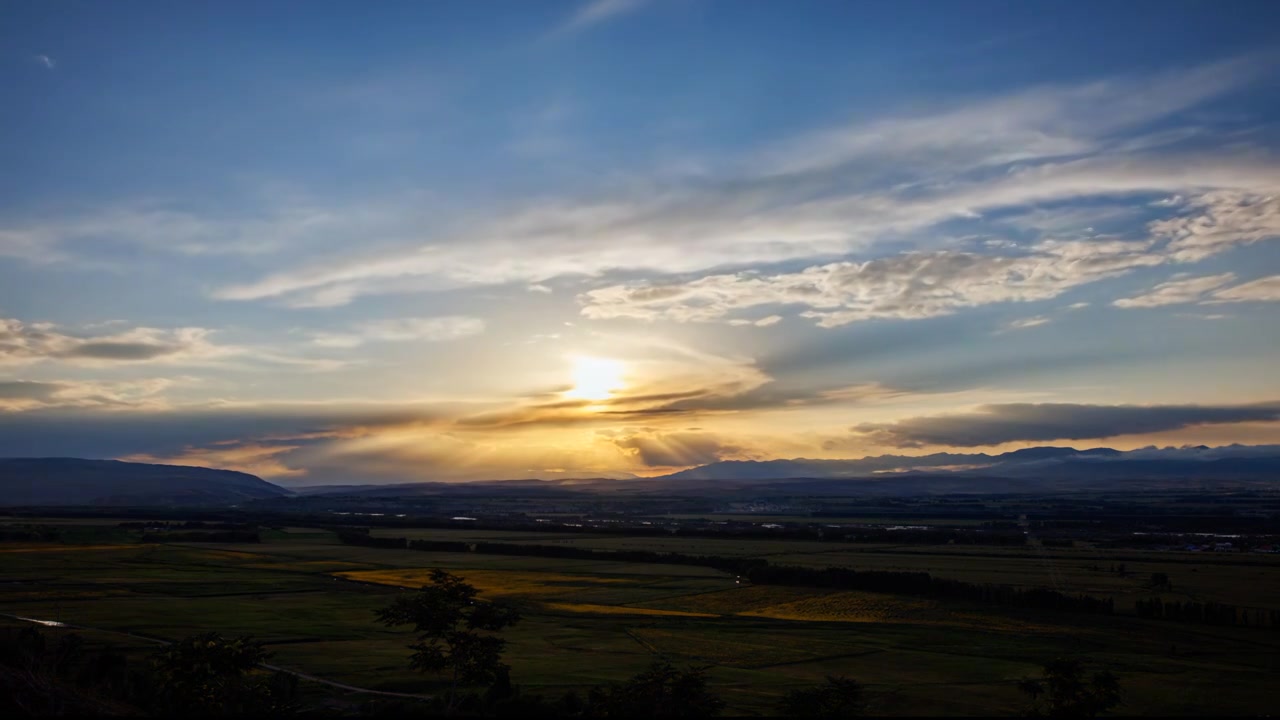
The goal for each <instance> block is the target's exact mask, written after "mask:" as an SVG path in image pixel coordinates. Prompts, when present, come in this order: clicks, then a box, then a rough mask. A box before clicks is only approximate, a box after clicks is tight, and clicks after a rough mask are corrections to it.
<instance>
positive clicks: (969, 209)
mask: <svg viewBox="0 0 1280 720" xmlns="http://www.w3.org/2000/svg"><path fill="white" fill-rule="evenodd" d="M1260 62H1261V61H1255V60H1249V61H1236V62H1229V63H1219V64H1215V65H1211V66H1205V67H1202V68H1195V69H1191V70H1188V71H1185V72H1183V73H1180V74H1179V73H1169V74H1166V75H1161V76H1159V77H1156V78H1145V79H1144V78H1127V79H1122V80H1111V81H1100V82H1097V83H1092V84H1086V85H1080V86H1071V87H1051V88H1041V89H1038V90H1035V91H1033V92H1027V93H1020V94H1016V95H1013V96H1010V97H998V98H994V99H988V100H986V101H982V102H976V103H972V104H970V105H968V106H965V107H963V108H960V109H958V110H943V111H939V112H937V113H933V114H925V115H919V116H914V117H904V118H891V119H885V120H881V121H875V122H871V123H862V124H857V125H852V126H850V127H848V128H842V129H839V130H835V131H824V132H819V133H815V134H813V135H810V136H807V137H804V138H799V139H796V140H794V141H792V142H790V143H782V144H780V145H778V146H776V147H774V148H772V149H770V150H768V151H767V152H764V153H758V154H755V155H753V154H751V153H747V154H746V156H744V158H739V159H738V160H736V161H726V162H724V163H721V164H720V166H718V167H716V168H713V169H712V170H710V171H709V172H708V173H706V174H704V175H703V176H701V177H700V179H698V180H697V182H692V181H689V180H688V179H687V178H686V179H680V178H669V179H667V180H665V181H664V180H653V181H650V182H647V183H638V182H637V183H634V184H632V186H631V187H632V188H634V189H632V190H628V191H627V192H625V193H618V194H614V195H612V196H597V197H594V198H576V199H574V198H565V199H546V200H540V201H537V202H532V203H530V204H528V205H525V206H524V207H523V208H519V209H515V210H509V211H507V212H498V213H495V214H494V215H493V216H492V217H491V219H485V218H477V219H476V220H475V222H470V223H463V222H459V223H457V224H456V225H455V227H454V229H452V230H449V231H448V232H445V231H443V230H439V229H438V230H437V231H436V232H434V233H431V232H424V231H423V230H422V229H421V228H420V227H418V229H417V230H416V231H411V230H409V229H408V227H409V226H408V225H405V226H404V227H403V228H402V229H401V230H400V231H399V232H396V231H391V236H392V237H395V238H398V239H397V241H396V242H394V243H391V244H390V245H387V244H383V245H382V246H383V247H387V248H389V249H383V250H379V251H378V252H376V253H366V254H364V255H363V256H360V255H357V256H350V255H348V256H343V257H341V258H334V259H319V260H317V259H312V260H310V261H304V262H302V263H300V264H299V266H298V267H293V268H287V269H283V270H280V271H278V272H275V273H272V274H270V275H267V276H266V277H263V278H260V279H258V280H255V281H251V282H246V283H237V284H233V285H227V286H224V287H221V288H219V289H218V290H217V291H216V293H215V296H216V297H218V298H222V299H229V300H261V299H268V298H282V299H284V300H285V301H286V303H288V304H292V305H299V306H318V305H338V304H343V303H346V302H349V301H350V300H352V299H354V298H355V297H358V296H360V295H365V294H376V293H389V292H412V291H419V290H424V289H428V288H439V287H442V286H443V287H458V286H467V285H493V284H505V283H522V284H524V285H529V284H538V283H542V282H543V281H546V280H548V279H551V278H557V277H573V276H578V277H584V276H585V277H598V276H601V275H607V274H609V273H614V272H629V273H636V274H639V273H645V274H652V275H670V274H676V273H678V274H687V273H696V272H708V271H712V270H714V269H717V268H725V267H749V266H755V265H761V264H774V263H784V262H786V263H794V262H800V261H816V260H818V259H822V258H827V259H830V258H833V257H842V256H847V255H850V254H855V253H859V254H874V253H875V252H876V251H877V250H878V249H879V248H881V247H882V246H897V247H901V245H903V244H908V245H916V246H920V247H922V249H926V250H928V249H936V245H937V244H939V242H940V241H939V240H937V239H936V238H937V237H938V234H937V233H933V234H930V233H929V232H927V231H928V230H930V229H931V228H935V227H937V226H939V225H941V224H943V223H946V222H949V221H957V220H966V221H971V222H981V221H983V219H984V218H985V217H986V216H987V215H989V214H991V213H994V212H998V211H1002V210H1011V209H1017V208H1024V207H1026V206H1028V205H1030V204H1036V203H1041V204H1043V203H1066V202H1069V201H1079V200H1080V199H1082V198H1094V199H1111V200H1115V199H1118V198H1131V199H1136V200H1137V201H1138V202H1139V203H1145V202H1148V201H1151V200H1156V199H1158V198H1160V197H1168V196H1170V195H1171V194H1172V195H1178V196H1180V197H1182V198H1187V199H1185V200H1182V201H1180V202H1179V203H1177V204H1170V205H1168V206H1167V207H1164V208H1162V209H1161V210H1162V211H1163V212H1164V213H1166V215H1167V217H1166V218H1165V220H1168V221H1174V222H1172V223H1170V224H1153V225H1152V227H1151V229H1150V232H1151V236H1152V238H1153V239H1156V240H1158V241H1160V242H1163V243H1167V244H1168V246H1169V253H1168V260H1170V261H1176V262H1193V261H1196V260H1198V259H1202V258H1203V257H1207V256H1208V255H1210V254H1213V253H1217V252H1222V251H1226V250H1229V249H1230V248H1232V247H1236V246H1238V245H1242V244H1247V243H1250V242H1257V241H1259V240H1261V239H1264V238H1266V237H1270V236H1271V235H1270V234H1269V233H1270V230H1269V228H1271V225H1272V223H1273V222H1274V221H1273V219H1272V218H1273V215H1274V214H1275V210H1274V208H1273V204H1274V197H1273V196H1274V193H1275V192H1276V191H1277V189H1278V188H1280V169H1278V168H1277V167H1276V166H1275V165H1274V163H1268V162H1265V161H1264V160H1262V159H1259V158H1258V157H1256V156H1252V155H1249V154H1248V153H1240V152H1232V151H1218V150H1216V149H1215V150H1212V151H1210V150H1206V149H1205V148H1204V147H1202V146H1199V145H1196V146H1190V147H1182V146H1177V145H1175V146H1173V147H1170V148H1161V150H1162V151H1161V152H1159V153H1157V152H1153V151H1151V149H1150V148H1147V147H1132V146H1126V147H1120V148H1117V147H1116V146H1115V143H1114V142H1113V141H1112V138H1113V137H1115V136H1116V135H1125V134H1129V135H1132V134H1133V133H1135V132H1136V133H1138V134H1139V135H1140V134H1141V129H1142V128H1145V127H1146V126H1148V125H1150V124H1151V123H1154V122H1157V121H1163V120H1168V121H1170V122H1173V121H1175V119H1176V117H1177V114H1178V113H1180V112H1182V111H1184V110H1186V109H1188V108H1191V107H1195V106H1196V105H1198V104H1200V103H1203V102H1205V101H1206V100H1208V99H1211V98H1213V97H1215V96H1216V95H1218V94H1221V93H1226V92H1229V91H1231V90H1232V89H1235V88H1239V87H1241V86H1243V85H1245V84H1247V83H1249V82H1252V81H1253V80H1254V79H1255V78H1256V77H1257V76H1258V66H1259V63H1260ZM1104 108H1106V109H1107V110H1106V111H1102V109H1104ZM903 128H907V129H908V130H909V131H907V130H903ZM1206 223H1208V224H1212V225H1213V226H1214V227H1215V228H1216V230H1215V233H1214V234H1213V235H1212V237H1209V238H1206V237H1205V236H1204V233H1202V232H1200V231H1198V230H1197V229H1196V228H1199V227H1201V226H1202V225H1204V224H1206ZM420 224H421V223H419V225H420ZM385 226H386V227H384V231H387V230H390V228H392V227H394V226H395V223H394V221H392V222H388V223H385ZM415 227H417V226H415ZM415 232H416V235H417V237H418V238H420V239H418V240H416V241H415V240H411V239H410V238H412V237H414V235H415ZM424 235H429V237H423V236H424ZM930 246H934V247H933V248H931V247H930Z"/></svg>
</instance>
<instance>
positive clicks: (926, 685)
mask: <svg viewBox="0 0 1280 720" xmlns="http://www.w3.org/2000/svg"><path fill="white" fill-rule="evenodd" d="M90 530H91V528H90ZM90 530H86V531H85V535H84V537H85V542H84V543H83V544H62V545H55V544H17V543H6V544H4V545H0V580H2V581H0V612H6V613H13V614H19V615H25V616H30V617H39V618H44V619H52V620H60V621H64V622H73V623H78V624H84V625H89V626H94V627H101V628H108V629H114V630H127V631H130V632H135V633H139V634H142V635H146V636H154V637H160V638H169V639H174V638H179V637H182V636H185V635H188V634H192V633H195V632H200V631H205V630H219V631H221V632H223V633H226V634H252V635H254V636H255V637H258V638H260V639H262V640H264V641H266V642H267V644H268V647H269V649H270V650H271V651H272V652H274V653H275V662H277V663H279V664H281V665H284V666H287V667H291V668H295V669H298V670H302V671H305V672H308V673H311V674H314V675H317V676H320V677H324V678H328V679H332V680H337V681H341V682H346V683H350V684H353V685H357V686H362V687H370V688H377V689H385V690H400V691H422V690H424V689H427V688H429V685H428V684H426V682H425V681H424V680H423V679H422V678H421V677H419V676H417V675H415V674H414V673H412V672H410V671H409V670H408V668H407V655H408V650H407V649H406V648H405V645H406V644H407V643H408V641H409V640H408V636H407V634H406V633H404V632H402V631H399V630H393V629H388V628H385V627H383V626H381V625H379V624H377V623H376V622H375V620H374V610H375V609H377V608H379V607H382V606H384V605H386V604H387V603H388V602H389V601H390V599H391V598H392V597H393V596H394V595H395V594H396V593H398V592H402V591H401V590H400V589H399V588H400V587H413V586H414V585H416V584H419V583H421V582H422V581H423V580H424V578H425V577H426V574H427V572H428V570H429V569H430V568H433V567H441V568H444V569H447V570H449V571H451V572H455V573H457V574H459V575H462V576H463V577H465V578H466V579H467V580H468V581H469V582H471V583H473V584H474V585H476V587H477V588H479V589H480V590H481V591H482V593H484V594H485V595H487V596H490V597H494V598H497V599H501V600H504V601H507V602H511V603H513V604H516V605H517V606H518V607H520V609H521V611H522V613H523V614H524V616H525V619H524V621H523V622H521V623H520V624H519V625H517V626H516V627H514V628H512V629H511V630H510V631H509V632H508V633H507V637H508V639H509V641H510V644H509V648H508V653H507V657H508V661H509V662H510V663H511V665H512V668H513V669H512V675H513V679H514V681H515V682H517V683H519V684H520V685H521V686H522V687H524V688H525V689H526V690H528V691H534V692H544V693H546V694H548V695H558V694H559V693H561V692H563V691H564V690H567V689H571V688H572V689H583V688H586V687H588V686H591V685H593V684H597V683H602V682H610V681H617V680H622V679H624V678H626V677H628V676H630V675H632V674H634V673H636V672H638V671H639V670H641V669H643V668H644V667H645V666H646V665H647V664H648V663H649V662H650V661H651V660H652V659H654V658H655V657H658V656H665V657H668V658H671V659H673V660H675V661H676V662H679V663H700V664H708V665H710V666H711V668H712V669H711V679H712V682H713V684H714V687H715V689H716V691H717V692H719V693H720V694H722V695H723V696H724V697H725V699H726V700H728V701H729V703H730V707H729V711H730V712H731V713H735V714H761V713H768V712H769V711H770V710H771V708H772V707H773V704H774V703H775V702H776V700H777V698H778V697H779V696H780V695H781V694H782V693H784V692H785V691H786V690H787V689H789V688H792V687H798V686H803V685H808V684H815V683H817V682H820V681H821V680H822V678H823V676H824V675H826V674H835V673H842V674H846V675H848V676H850V677H854V678H857V679H858V680H859V681H861V682H863V683H865V684H866V685H867V686H868V689H869V693H870V702H871V707H870V708H869V711H870V712H872V713H879V714H908V715H910V714H931V715H948V714H961V715H963V714H969V715H980V714H1015V713H1016V712H1017V710H1018V709H1019V708H1020V706H1021V704H1022V699H1021V697H1020V696H1019V694H1018V692H1017V690H1016V687H1015V683H1016V681H1017V680H1018V679H1019V678H1021V677H1024V676H1027V675H1031V674H1034V673H1035V672H1036V671H1037V669H1038V666H1039V665H1040V664H1041V663H1043V662H1045V661H1046V660H1049V659H1052V658H1054V657H1057V656H1059V655H1083V656H1085V657H1087V658H1089V659H1091V660H1093V661H1095V662H1097V663H1099V664H1101V665H1104V666H1106V667H1107V668H1109V669H1111V670H1112V671H1113V672H1116V673H1117V674H1118V675H1119V676H1120V677H1121V682H1122V685H1123V687H1124V689H1125V702H1126V705H1125V707H1124V712H1125V713H1132V714H1204V713H1226V714H1257V713H1264V712H1271V711H1273V708H1274V700H1275V691H1274V690H1273V683H1272V678H1273V677H1274V674H1275V672H1276V670H1278V669H1280V633H1276V632H1270V631H1268V632H1262V631H1250V630H1249V629H1248V628H1226V629H1223V628H1212V627H1206V626H1195V625H1182V624H1175V623H1168V622H1159V621H1145V620H1139V619H1137V618H1134V617H1128V616H1115V617H1100V616H1084V615H1058V614H1053V613H1031V612H1027V611H1017V610H995V609H992V608H990V607H976V606H965V605H956V604H944V603H934V602H929V601H924V600H920V599H917V598H905V597H897V596H890V595H884V594H876V593H855V592H830V591H821V590H811V589H804V588H784V587H752V586H749V585H738V584H736V583H735V580H734V578H733V577H732V576H730V575H727V574H724V573H720V572H717V571H714V570H710V569H707V568H700V567H684V566H673V565H647V564H630V563H619V562H599V561H592V560H556V559H549V558H533V557H515V556H501V555H478V554H472V553H426V552H418V551H410V550H382V549H376V548H366V547H357V546H347V545H341V544H338V543H337V542H336V540H335V538H334V537H333V536H332V535H331V534H329V533H326V532H320V531H315V530H308V529H306V528H287V529H285V530H282V531H273V532H269V533H264V534H263V542H262V543H260V544H242V545H223V544H217V545H214V544H183V545H166V544H158V545H141V544H134V543H132V542H128V541H127V539H125V540H121V537H122V536H121V535H120V534H118V533H116V532H115V531H114V529H110V530H106V531H104V534H103V535H102V537H106V538H110V541H97V540H94V538H93V537H92V536H91V532H90ZM417 532H419V533H421V534H419V535H416V536H417V537H433V538H444V537H449V538H451V539H457V538H458V537H460V533H467V532H471V531H451V530H442V531H434V530H432V531H417ZM392 534H404V535H409V534H410V533H409V532H402V533H392ZM529 535H532V536H533V538H528V537H527V536H529ZM499 536H501V537H499ZM470 537H472V538H473V539H490V540H495V541H502V542H513V541H529V542H538V543H540V544H546V543H547V542H548V540H549V539H556V540H558V541H561V542H566V543H575V544H578V545H580V546H584V547H604V548H610V549H615V548H622V547H627V545H626V543H637V545H636V547H644V548H645V549H659V548H661V549H672V550H679V551H681V552H695V553H697V552H700V553H706V554H729V552H727V550H728V549H730V548H734V549H736V551H737V552H736V553H735V554H738V555H742V556H753V555H758V556H762V557H768V558H769V559H770V560H778V559H785V561H786V562H794V563H796V564H810V565H817V566H826V565H831V564H848V565H850V566H854V567H859V568H865V567H884V568H890V567H892V568H895V569H896V568H907V569H928V570H930V571H931V572H936V573H937V574H942V575H945V574H953V575H955V576H957V577H962V578H966V579H979V578H988V579H989V580H987V581H998V582H1009V583H1013V584H1026V585H1048V586H1050V587H1052V586H1053V585H1052V584H1050V583H1052V582H1057V583H1059V584H1060V585H1061V586H1062V587H1064V588H1067V589H1069V590H1072V591H1075V590H1076V589H1083V588H1092V589H1093V591H1094V592H1103V591H1105V592H1108V593H1115V594H1117V595H1120V596H1124V595H1126V594H1136V593H1140V592H1141V590H1142V588H1141V584H1142V583H1143V582H1144V581H1145V578H1146V576H1147V575H1149V573H1150V572H1158V571H1162V572H1168V573H1169V574H1170V575H1171V577H1172V579H1173V581H1174V591H1175V592H1176V593H1185V594H1186V595H1188V596H1189V597H1215V596H1223V599H1229V598H1228V597H1227V596H1230V601H1234V602H1238V603H1240V604H1249V605H1255V606H1266V605H1267V603H1274V602H1276V601H1277V599H1278V598H1280V592H1277V591H1276V585H1275V583H1276V582H1277V577H1280V565H1275V564H1267V563H1262V564H1260V565H1229V564H1225V561H1226V560H1228V559H1230V558H1214V557H1212V556H1192V557H1187V558H1183V557H1180V556H1179V557H1171V558H1169V559H1168V560H1165V561H1162V560H1161V559H1160V558H1157V557H1151V558H1146V559H1142V560H1140V561H1137V560H1129V561H1128V562H1127V563H1126V566H1127V568H1128V569H1129V570H1130V571H1132V573H1133V574H1131V575H1128V576H1123V577H1122V576H1120V575H1118V574H1116V573H1111V572H1109V571H1107V567H1108V566H1109V564H1110V563H1111V562H1112V560H1108V559H1106V558H1107V557H1108V555H1101V556H1095V555H1094V554H1091V553H1087V552H1086V553H1081V552H1073V551H1060V552H1055V553H1052V554H1037V552H1036V551H1034V550H1030V551H1028V552H1026V553H1023V552H1022V551H1020V550H1018V551H1014V552H1010V551H1008V550H1007V549H1000V550H992V552H993V553H1002V554H1004V555H1013V557H1000V556H987V557H983V556H981V555H975V554H973V553H974V550H975V549H974V548H963V549H956V548H952V547H946V548H932V549H929V548H920V547H913V548H902V549H891V548H864V547H862V546H858V547H857V548H856V549H851V548H850V547H849V546H847V545H839V546H835V544H831V543H812V542H790V543H788V542H784V541H758V540H757V541H743V542H737V541H734V540H727V539H726V540H718V539H717V540H702V539H689V538H666V537H658V538H625V537H613V536H603V537H601V536H588V535H572V536H548V535H542V534H538V533H521V534H518V535H515V536H513V534H511V533H481V532H471V535H470ZM827 545H833V546H834V547H830V548H829V547H826V546H827ZM962 550H963V552H962ZM1133 554H1134V553H1132V552H1130V553H1128V555H1129V556H1132V555H1133ZM1170 555H1171V556H1172V555H1177V554H1170ZM1119 556H1120V555H1119V554H1112V555H1111V557H1119ZM1094 557H1100V558H1101V559H1096V560H1095V559H1091V558H1094ZM1236 557H1237V558H1238V556H1236ZM1215 559H1218V560H1223V561H1224V562H1223V564H1215V562H1214V561H1215ZM1186 560H1190V561H1193V562H1190V563H1188V562H1185V561H1186ZM1175 561H1176V562H1175ZM1095 563H1096V564H1100V565H1101V567H1102V568H1103V569H1102V570H1101V571H1097V570H1088V569H1086V566H1088V565H1092V564H1095ZM1055 578H1056V580H1055ZM1242 598H1243V599H1245V600H1249V601H1250V602H1244V601H1243V600H1242Z"/></svg>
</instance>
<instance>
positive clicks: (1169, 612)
mask: <svg viewBox="0 0 1280 720" xmlns="http://www.w3.org/2000/svg"><path fill="white" fill-rule="evenodd" d="M1134 610H1135V611H1136V612H1137V614H1138V617H1144V618H1155V619H1157V620H1174V621H1178V622H1189V623H1204V624H1206V625H1227V626H1231V625H1240V626H1243V627H1255V628H1271V629H1277V628H1280V610H1271V609H1263V608H1242V607H1237V606H1235V605H1228V604H1226V603H1216V602H1191V601H1178V600H1161V599H1160V598H1158V597H1157V598H1151V599H1150V600H1139V601H1137V602H1136V603H1135V604H1134Z"/></svg>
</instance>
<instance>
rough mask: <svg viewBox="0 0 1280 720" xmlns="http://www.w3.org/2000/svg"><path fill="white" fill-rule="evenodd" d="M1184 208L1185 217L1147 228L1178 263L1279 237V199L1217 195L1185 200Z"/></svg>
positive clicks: (1229, 193)
mask: <svg viewBox="0 0 1280 720" xmlns="http://www.w3.org/2000/svg"><path fill="white" fill-rule="evenodd" d="M1183 207H1184V208H1185V209H1186V210H1187V212H1186V213H1185V214H1183V215H1180V216H1178V217H1174V218H1169V219H1165V220H1157V221H1155V222H1152V223H1151V225H1150V230H1151V234H1152V235H1153V236H1154V237H1157V238H1168V240H1169V245H1168V250H1169V252H1170V253H1171V255H1172V256H1173V258H1174V259H1175V260H1177V261H1178V262H1196V261H1199V260H1203V259H1204V258H1207V257H1209V256H1211V255H1214V254H1217V253H1220V252H1222V251H1224V250H1227V249H1230V248H1232V247H1235V246H1238V245H1249V244H1252V243H1256V242H1259V241H1262V240H1268V239H1272V238H1276V237H1280V196H1276V195H1271V194H1267V195H1262V194H1257V193H1249V192H1241V191H1217V192H1210V193H1205V194H1203V195H1200V196H1198V197H1195V198H1193V199H1191V200H1187V201H1185V202H1184V203H1183Z"/></svg>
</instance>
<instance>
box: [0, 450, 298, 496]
mask: <svg viewBox="0 0 1280 720" xmlns="http://www.w3.org/2000/svg"><path fill="white" fill-rule="evenodd" d="M290 494H292V493H290V492H289V491H288V490H285V489H284V488H282V487H280V486H278V485H273V484H271V483H269V482H267V481H265V480H263V479H261V478H259V477H257V476H254V475H250V474H248V473H242V472H236V471H234V470H214V469H211V468H202V467H186V466H180V465H149V464H145V463H129V462H120V461H118V460H83V459H80V458H9V459H4V458H0V505H10V506H13V505H40V506H54V505H64V506H65V505H129V506H140V505H174V506H178V505H180V506H199V505H205V506H208V505H221V506H225V505H235V504H238V503H241V502H246V501H249V500H261V499H265V498H273V497H285V496H287V495H290Z"/></svg>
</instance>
